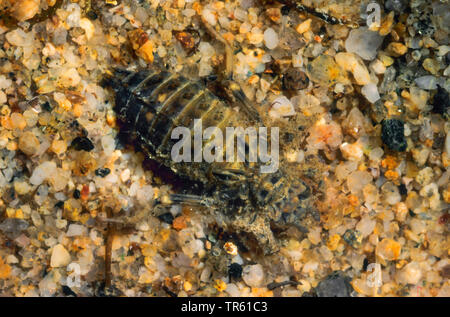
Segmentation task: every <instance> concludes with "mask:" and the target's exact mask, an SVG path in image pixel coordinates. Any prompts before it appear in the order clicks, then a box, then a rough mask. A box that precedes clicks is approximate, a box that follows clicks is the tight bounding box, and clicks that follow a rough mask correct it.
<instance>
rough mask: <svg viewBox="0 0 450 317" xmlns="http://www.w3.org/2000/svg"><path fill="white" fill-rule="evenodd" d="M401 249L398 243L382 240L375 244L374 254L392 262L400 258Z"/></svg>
mask: <svg viewBox="0 0 450 317" xmlns="http://www.w3.org/2000/svg"><path fill="white" fill-rule="evenodd" d="M401 249H402V247H401V245H400V243H398V242H396V241H394V240H392V239H388V238H384V239H383V240H381V241H380V242H379V243H378V244H377V247H376V249H375V254H376V255H377V256H378V257H380V258H381V259H383V260H388V261H394V260H396V259H398V257H399V256H400V253H401Z"/></svg>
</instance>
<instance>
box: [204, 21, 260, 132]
mask: <svg viewBox="0 0 450 317" xmlns="http://www.w3.org/2000/svg"><path fill="white" fill-rule="evenodd" d="M201 19H202V22H203V25H204V27H205V29H206V30H207V31H208V33H209V34H210V35H211V36H212V37H214V38H216V39H217V40H218V41H219V42H221V43H222V44H223V45H224V46H225V76H224V80H223V86H224V88H225V90H226V92H227V94H228V95H229V97H230V99H232V101H233V102H234V103H236V104H237V105H238V106H239V107H241V109H242V110H243V111H244V112H245V113H246V114H247V115H248V116H249V117H250V118H252V119H253V120H254V121H255V122H259V123H261V122H262V121H261V118H260V116H259V113H258V111H257V110H256V109H255V107H254V106H253V104H252V103H251V101H250V100H248V98H247V97H246V96H245V94H244V93H243V91H242V89H241V88H240V86H239V85H238V84H237V83H236V82H234V81H233V65H234V54H233V49H232V47H231V46H230V44H229V43H228V42H227V41H226V40H225V39H224V38H223V36H222V35H220V34H219V32H217V31H216V30H215V29H214V28H213V27H212V26H211V25H210V24H209V23H208V22H207V21H206V20H205V19H204V18H203V17H202V18H201ZM227 88H228V89H227Z"/></svg>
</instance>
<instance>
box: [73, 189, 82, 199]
mask: <svg viewBox="0 0 450 317" xmlns="http://www.w3.org/2000/svg"><path fill="white" fill-rule="evenodd" d="M72 195H73V198H75V199H79V198H80V197H81V193H80V191H79V190H78V189H75V190H74V191H73V194H72Z"/></svg>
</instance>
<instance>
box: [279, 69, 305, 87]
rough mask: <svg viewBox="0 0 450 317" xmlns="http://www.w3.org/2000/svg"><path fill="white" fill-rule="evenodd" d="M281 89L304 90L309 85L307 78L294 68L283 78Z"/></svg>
mask: <svg viewBox="0 0 450 317" xmlns="http://www.w3.org/2000/svg"><path fill="white" fill-rule="evenodd" d="M282 80H283V88H284V89H287V90H291V91H292V90H300V89H305V88H307V87H308V85H309V78H308V76H307V75H306V74H305V73H304V72H302V71H300V70H297V69H295V68H291V69H289V70H288V71H287V73H286V74H284V76H283V79H282Z"/></svg>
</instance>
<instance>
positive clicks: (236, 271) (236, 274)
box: [228, 263, 243, 279]
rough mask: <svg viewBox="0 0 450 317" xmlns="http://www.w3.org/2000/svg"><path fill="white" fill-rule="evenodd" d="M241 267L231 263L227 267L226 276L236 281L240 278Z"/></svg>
mask: <svg viewBox="0 0 450 317" xmlns="http://www.w3.org/2000/svg"><path fill="white" fill-rule="evenodd" d="M242 271H243V269H242V266H241V265H240V264H238V263H231V264H230V265H229V266H228V275H229V276H230V277H232V278H235V279H238V278H241V277H242Z"/></svg>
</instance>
